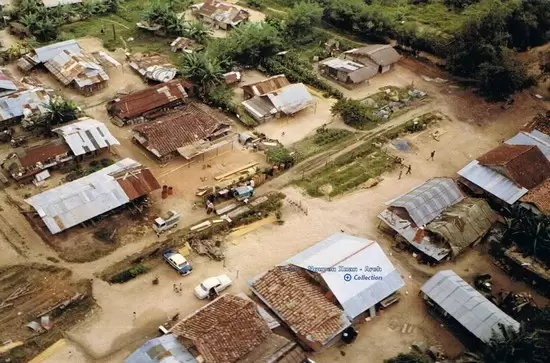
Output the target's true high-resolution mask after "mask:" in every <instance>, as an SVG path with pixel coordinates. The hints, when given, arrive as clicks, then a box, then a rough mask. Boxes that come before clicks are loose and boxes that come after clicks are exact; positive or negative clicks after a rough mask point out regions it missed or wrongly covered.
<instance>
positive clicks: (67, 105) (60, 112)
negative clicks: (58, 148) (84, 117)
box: [36, 96, 80, 134]
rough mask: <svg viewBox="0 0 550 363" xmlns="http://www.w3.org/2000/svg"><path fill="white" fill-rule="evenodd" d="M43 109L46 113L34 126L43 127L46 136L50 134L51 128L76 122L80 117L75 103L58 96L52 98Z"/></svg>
mask: <svg viewBox="0 0 550 363" xmlns="http://www.w3.org/2000/svg"><path fill="white" fill-rule="evenodd" d="M44 107H45V108H46V110H47V113H46V114H44V115H43V116H41V117H40V118H39V119H38V121H37V123H36V124H38V125H40V126H42V127H44V128H45V131H46V133H47V134H49V133H50V132H51V128H52V126H56V125H59V124H63V123H66V122H69V121H72V120H76V119H77V118H78V116H79V115H80V109H79V108H78V105H77V104H76V103H75V102H73V101H71V100H67V99H65V98H63V97H59V96H58V97H54V98H52V99H51V100H50V102H49V103H47V104H45V105H44Z"/></svg>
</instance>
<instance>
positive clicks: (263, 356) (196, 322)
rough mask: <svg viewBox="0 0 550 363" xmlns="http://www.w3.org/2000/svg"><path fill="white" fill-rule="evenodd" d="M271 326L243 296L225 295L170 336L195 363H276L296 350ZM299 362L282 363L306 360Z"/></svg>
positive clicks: (175, 328)
mask: <svg viewBox="0 0 550 363" xmlns="http://www.w3.org/2000/svg"><path fill="white" fill-rule="evenodd" d="M266 319H267V320H266ZM272 322H275V323H276V324H277V325H276V326H278V323H277V322H276V320H275V319H274V318H273V317H271V316H269V314H267V312H265V310H263V309H262V308H260V307H259V306H258V305H257V304H256V303H254V302H253V301H252V300H251V299H249V298H248V297H246V295H244V296H237V295H229V294H225V295H222V296H220V297H219V298H217V299H215V300H214V301H212V302H210V303H209V304H207V305H205V306H204V307H202V308H201V309H199V310H197V311H196V312H194V313H193V314H191V315H189V316H187V317H185V318H183V319H182V320H180V321H179V322H177V323H176V324H175V325H174V326H173V327H172V328H170V330H169V333H170V334H172V335H174V336H176V337H177V339H178V341H179V342H180V343H181V344H182V346H183V347H184V348H185V349H187V350H188V351H189V352H191V353H192V355H193V358H194V359H196V360H197V361H198V362H207V363H268V362H269V363H275V362H280V361H282V360H283V359H285V357H287V356H288V355H289V354H292V352H293V351H294V350H296V348H297V347H296V343H295V342H291V341H289V340H288V339H287V338H285V337H283V336H280V335H278V334H275V333H273V331H272V328H270V326H269V324H270V323H272ZM298 350H299V349H298ZM299 358H301V359H300V360H295V361H292V360H284V362H296V363H299V362H301V361H302V360H303V358H305V357H304V356H303V355H302V356H300V357H299Z"/></svg>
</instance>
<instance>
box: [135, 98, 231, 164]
mask: <svg viewBox="0 0 550 363" xmlns="http://www.w3.org/2000/svg"><path fill="white" fill-rule="evenodd" d="M133 131H134V136H133V139H134V141H135V142H136V143H137V144H138V145H141V146H142V147H143V148H145V149H146V150H148V151H149V152H150V153H151V154H152V155H154V156H155V157H156V159H157V160H158V161H159V162H163V163H164V162H167V161H169V160H170V159H172V158H173V157H174V156H177V155H181V156H183V157H184V158H185V159H187V160H190V159H192V158H194V157H196V156H199V155H203V154H204V153H206V152H207V151H210V150H216V149H217V148H220V147H222V146H223V145H226V144H229V143H232V139H227V138H224V136H226V135H228V134H229V133H230V131H231V123H230V121H229V120H228V119H227V118H226V117H225V116H224V115H223V114H221V113H220V112H217V111H216V110H214V109H212V108H210V107H208V106H206V105H203V104H199V103H190V104H187V105H185V106H183V107H182V108H180V109H177V110H174V111H172V112H170V113H167V114H165V115H163V116H161V117H159V118H157V119H155V120H154V121H151V122H148V123H144V124H141V125H138V126H136V127H135V128H134V130H133Z"/></svg>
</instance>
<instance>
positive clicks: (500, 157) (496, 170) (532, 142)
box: [458, 131, 550, 205]
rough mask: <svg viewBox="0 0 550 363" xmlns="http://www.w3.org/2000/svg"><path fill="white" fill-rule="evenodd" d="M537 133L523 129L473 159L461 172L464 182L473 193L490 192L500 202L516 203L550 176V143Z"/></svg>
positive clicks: (461, 181) (462, 182) (459, 172)
mask: <svg viewBox="0 0 550 363" xmlns="http://www.w3.org/2000/svg"><path fill="white" fill-rule="evenodd" d="M533 133H534V131H533V132H532V135H530V134H526V133H523V132H522V133H520V134H518V135H516V136H515V137H513V138H512V139H510V140H507V141H506V142H505V143H504V144H502V145H500V146H498V147H497V148H495V149H493V150H491V151H489V152H487V153H485V154H484V155H482V156H480V157H479V158H478V159H477V160H473V161H471V162H470V163H469V164H468V165H466V166H465V167H464V168H462V169H461V170H459V171H458V175H459V176H460V178H459V181H460V183H461V184H463V185H464V186H466V187H467V188H468V189H469V190H470V191H471V192H472V193H474V194H477V195H485V194H488V195H489V196H490V197H492V198H493V199H494V200H495V201H497V202H499V203H503V204H505V205H512V204H514V203H516V202H517V201H518V200H520V199H521V197H523V196H524V195H525V194H527V193H528V191H529V190H530V189H533V188H535V187H536V186H538V185H540V184H541V183H543V182H544V181H545V180H546V179H547V178H548V177H549V176H550V161H549V160H550V148H548V145H549V144H548V143H547V142H546V141H544V140H545V139H544V138H541V137H537V136H539V135H538V134H536V133H534V134H533ZM540 134H542V133H540ZM533 135H535V137H533ZM542 135H543V136H546V135H544V134H542ZM545 153H546V154H547V155H545Z"/></svg>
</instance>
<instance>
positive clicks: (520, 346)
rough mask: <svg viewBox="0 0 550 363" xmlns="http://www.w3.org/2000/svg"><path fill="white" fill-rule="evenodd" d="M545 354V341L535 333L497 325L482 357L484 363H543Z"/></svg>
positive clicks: (546, 352) (546, 359)
mask: <svg viewBox="0 0 550 363" xmlns="http://www.w3.org/2000/svg"><path fill="white" fill-rule="evenodd" d="M547 354H548V351H547V346H546V344H545V341H544V339H543V338H542V337H541V336H540V335H539V334H538V333H537V332H535V331H528V330H526V329H525V327H523V326H522V327H521V328H520V329H519V330H515V329H513V328H510V327H505V326H503V325H499V331H498V332H494V333H493V336H492V337H491V340H490V341H489V343H488V344H486V346H485V349H484V351H483V354H482V356H483V362H484V363H544V362H547V361H548V356H547Z"/></svg>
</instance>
